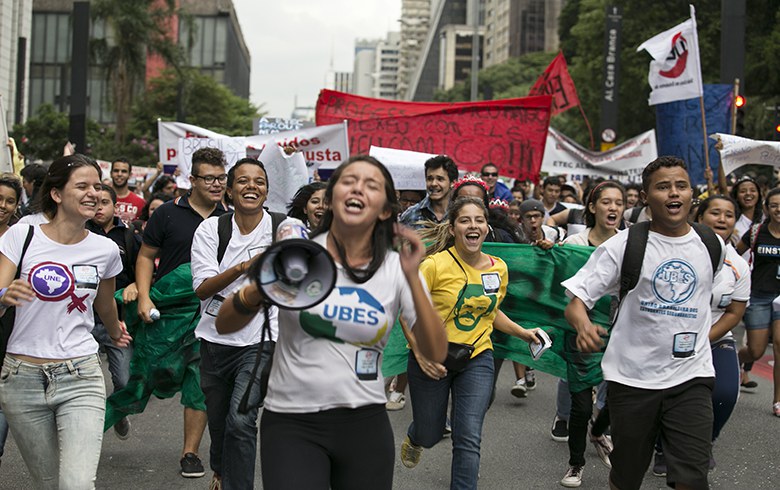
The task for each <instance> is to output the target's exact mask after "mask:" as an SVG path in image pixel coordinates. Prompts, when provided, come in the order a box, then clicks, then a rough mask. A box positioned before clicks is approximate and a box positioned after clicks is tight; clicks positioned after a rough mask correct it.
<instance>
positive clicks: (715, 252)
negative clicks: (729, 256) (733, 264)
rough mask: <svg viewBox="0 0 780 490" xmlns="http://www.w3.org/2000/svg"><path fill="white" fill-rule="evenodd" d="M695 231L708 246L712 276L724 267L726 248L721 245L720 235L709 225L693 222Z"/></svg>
mask: <svg viewBox="0 0 780 490" xmlns="http://www.w3.org/2000/svg"><path fill="white" fill-rule="evenodd" d="M691 226H692V227H693V229H694V231H696V233H697V234H698V235H699V238H700V239H701V241H702V243H704V246H705V247H707V253H708V254H709V255H710V264H711V265H712V277H713V278H714V277H715V274H717V273H718V271H719V270H720V268H721V267H723V259H724V258H725V257H724V256H725V253H726V249H725V248H724V247H723V246H721V244H720V240H718V235H716V234H715V232H714V231H712V228H710V227H709V226H707V225H703V224H701V223H691Z"/></svg>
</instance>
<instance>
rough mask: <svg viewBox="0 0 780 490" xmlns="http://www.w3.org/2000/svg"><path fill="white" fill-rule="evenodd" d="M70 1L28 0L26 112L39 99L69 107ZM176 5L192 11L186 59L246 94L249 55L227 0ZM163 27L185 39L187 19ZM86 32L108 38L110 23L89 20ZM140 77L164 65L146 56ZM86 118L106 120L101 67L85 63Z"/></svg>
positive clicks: (106, 101) (191, 0)
mask: <svg viewBox="0 0 780 490" xmlns="http://www.w3.org/2000/svg"><path fill="white" fill-rule="evenodd" d="M73 3H74V2H73V1H72V0H34V1H33V4H32V34H31V38H32V39H31V42H30V83H29V91H28V92H29V106H28V107H29V114H34V113H35V111H36V110H37V109H38V107H40V106H41V105H42V104H52V105H54V106H55V107H56V108H57V109H58V110H59V111H61V112H67V111H68V110H69V97H70V49H71V14H72V12H73ZM179 4H180V6H181V8H182V9H183V10H184V11H186V12H187V13H188V14H190V15H191V16H192V22H193V25H194V26H195V29H196V30H195V36H194V43H193V45H192V46H191V47H190V49H189V50H188V62H189V65H190V66H192V67H196V68H198V69H199V70H200V71H201V72H202V73H204V74H206V75H209V76H211V77H213V78H214V79H215V80H216V81H217V82H219V83H222V84H223V85H225V86H226V87H228V88H229V89H230V90H231V91H232V92H233V93H234V94H236V95H238V96H239V97H245V98H248V97H249V73H250V57H249V49H248V48H247V46H246V44H245V42H244V38H243V34H242V33H241V27H240V25H239V23H238V18H237V17H236V13H235V9H234V8H233V3H232V1H231V0H179ZM168 27H169V32H170V33H171V35H172V36H173V37H175V38H177V39H178V40H179V42H182V43H183V42H186V40H187V39H188V37H189V32H188V28H187V23H186V22H183V21H181V20H180V19H178V18H175V17H172V18H171V19H170V21H169V26H168ZM90 37H91V38H93V39H109V40H110V38H111V32H110V28H107V26H106V25H105V23H104V22H102V21H92V22H91V23H90ZM146 68H147V70H146V76H145V80H141V81H140V82H141V83H139V84H138V87H139V90H142V89H143V86H144V82H147V81H148V80H149V78H151V77H154V76H157V75H158V74H159V73H160V72H161V71H162V69H164V68H165V66H164V63H162V62H161V61H160V60H159V59H158V58H156V57H155V56H148V57H147V67H146ZM87 97H88V102H87V117H89V118H91V119H94V120H96V121H98V122H101V123H112V122H114V121H115V115H114V114H113V112H112V110H111V104H110V103H109V102H110V99H109V97H110V90H109V87H108V83H107V81H106V76H105V72H104V71H103V69H102V67H100V66H98V65H92V66H90V67H89V73H88V80H87Z"/></svg>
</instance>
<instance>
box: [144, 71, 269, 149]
mask: <svg viewBox="0 0 780 490" xmlns="http://www.w3.org/2000/svg"><path fill="white" fill-rule="evenodd" d="M179 97H181V101H182V106H183V107H184V109H185V115H186V118H185V119H186V122H187V123H189V124H194V125H196V126H201V127H204V128H208V129H210V130H212V131H216V132H218V133H222V134H226V135H231V136H240V135H247V134H251V133H252V120H253V119H255V118H257V117H260V116H261V114H260V112H259V109H258V108H257V107H255V106H254V105H252V103H251V102H249V101H248V100H246V99H244V98H242V97H238V96H236V95H234V94H233V92H231V91H230V89H228V88H227V87H225V86H224V85H221V84H219V83H217V82H216V81H214V79H213V78H211V77H208V76H206V75H203V74H201V73H200V72H198V71H197V70H195V69H186V70H181V71H180V72H176V71H173V70H168V71H166V72H164V73H163V75H162V76H161V77H158V78H155V79H153V80H151V81H150V82H149V87H148V89H147V91H146V92H145V93H144V94H143V96H142V97H141V98H140V99H139V100H138V102H137V103H136V104H135V106H134V108H133V121H134V125H133V131H132V133H133V134H134V135H135V136H136V137H139V136H156V135H157V119H158V118H159V119H162V120H165V121H173V120H176V116H177V112H178V110H177V108H178V101H179ZM182 122H184V121H182Z"/></svg>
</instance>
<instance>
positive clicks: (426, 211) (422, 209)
mask: <svg viewBox="0 0 780 490" xmlns="http://www.w3.org/2000/svg"><path fill="white" fill-rule="evenodd" d="M444 218H446V216H445V217H444ZM444 218H442V219H441V220H440V219H438V218H437V217H436V213H434V212H433V208H432V207H431V200H430V199H429V198H428V196H425V197H424V198H423V200H422V201H420V202H418V203H417V204H415V205H414V206H412V207H410V208H409V209H407V210H406V211H404V213H403V214H402V215H401V223H403V224H405V225H406V226H410V227H412V228H415V229H417V228H421V225H419V224H417V222H418V221H433V222H434V223H441V222H442V221H443V220H444Z"/></svg>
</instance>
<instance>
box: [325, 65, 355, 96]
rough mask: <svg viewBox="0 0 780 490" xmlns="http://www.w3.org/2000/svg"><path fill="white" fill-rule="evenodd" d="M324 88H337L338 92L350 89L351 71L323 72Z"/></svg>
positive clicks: (349, 90)
mask: <svg viewBox="0 0 780 490" xmlns="http://www.w3.org/2000/svg"><path fill="white" fill-rule="evenodd" d="M325 88H327V89H330V90H338V91H339V92H351V91H352V72H348V71H333V70H330V71H328V73H327V74H325Z"/></svg>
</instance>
